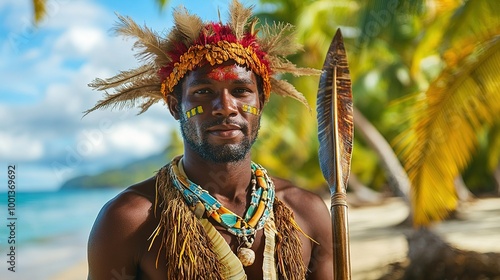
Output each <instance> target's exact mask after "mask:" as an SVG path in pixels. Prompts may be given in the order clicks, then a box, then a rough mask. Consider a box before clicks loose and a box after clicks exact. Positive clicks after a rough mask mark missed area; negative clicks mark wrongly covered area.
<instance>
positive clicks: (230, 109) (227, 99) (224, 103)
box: [212, 90, 238, 117]
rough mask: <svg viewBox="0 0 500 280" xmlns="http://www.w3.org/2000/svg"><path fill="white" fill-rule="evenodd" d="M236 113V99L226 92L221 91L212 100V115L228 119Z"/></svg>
mask: <svg viewBox="0 0 500 280" xmlns="http://www.w3.org/2000/svg"><path fill="white" fill-rule="evenodd" d="M237 113H238V105H237V102H236V98H235V97H234V96H233V95H232V94H231V93H230V92H229V91H228V90H223V91H222V92H221V93H220V94H219V96H218V97H217V98H215V100H214V104H213V110H212V114H213V115H215V116H225V117H228V116H233V115H236V114H237Z"/></svg>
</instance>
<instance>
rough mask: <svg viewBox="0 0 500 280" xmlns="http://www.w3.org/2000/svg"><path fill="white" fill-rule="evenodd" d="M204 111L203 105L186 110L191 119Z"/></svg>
mask: <svg viewBox="0 0 500 280" xmlns="http://www.w3.org/2000/svg"><path fill="white" fill-rule="evenodd" d="M202 113H203V107H201V105H199V106H196V107H194V108H193V109H191V110H188V111H186V117H187V118H188V119H189V118H191V117H193V116H195V115H199V114H202Z"/></svg>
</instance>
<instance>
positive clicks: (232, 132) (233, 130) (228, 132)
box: [207, 124, 242, 138]
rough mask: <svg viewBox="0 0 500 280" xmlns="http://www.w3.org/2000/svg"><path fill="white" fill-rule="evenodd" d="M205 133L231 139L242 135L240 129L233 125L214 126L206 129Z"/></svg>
mask: <svg viewBox="0 0 500 280" xmlns="http://www.w3.org/2000/svg"><path fill="white" fill-rule="evenodd" d="M207 131H208V133H210V134H212V135H215V136H218V137H221V138H233V137H236V136H238V135H239V134H241V133H242V131H241V127H240V126H239V125H235V124H224V125H215V126H212V127H210V128H208V129H207Z"/></svg>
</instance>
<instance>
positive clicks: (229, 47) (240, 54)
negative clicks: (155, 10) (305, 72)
mask: <svg viewBox="0 0 500 280" xmlns="http://www.w3.org/2000/svg"><path fill="white" fill-rule="evenodd" d="M228 60H234V61H235V62H236V63H237V64H239V65H242V66H246V67H248V68H249V69H250V70H252V71H253V72H254V73H255V74H257V75H259V76H260V77H261V78H262V81H263V90H264V96H265V99H266V100H268V99H269V95H270V94H271V82H270V78H269V70H268V66H267V65H266V64H264V63H262V62H261V61H260V59H259V57H258V56H257V54H256V53H255V52H254V50H253V48H252V47H251V46H248V47H243V46H242V45H241V44H238V43H231V42H228V41H219V42H217V43H216V44H206V45H194V46H191V47H190V48H189V49H188V51H187V52H185V53H184V54H183V55H181V57H180V58H179V62H176V63H175V64H174V70H173V71H172V73H170V75H169V76H168V77H167V78H166V79H165V80H164V81H163V82H162V84H161V93H162V94H163V96H164V97H165V98H166V96H167V95H168V94H171V93H172V91H173V89H174V87H175V86H176V85H177V84H178V83H179V81H180V80H181V79H182V78H183V77H184V75H186V73H187V72H188V71H191V70H193V69H195V68H197V67H200V66H202V64H203V62H204V61H207V62H208V63H210V65H212V66H213V65H216V64H217V65H218V64H222V63H224V62H226V61H228Z"/></svg>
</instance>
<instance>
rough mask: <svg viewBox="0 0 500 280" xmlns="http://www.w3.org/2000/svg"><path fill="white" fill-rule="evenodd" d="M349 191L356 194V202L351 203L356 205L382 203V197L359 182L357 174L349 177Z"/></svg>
mask: <svg viewBox="0 0 500 280" xmlns="http://www.w3.org/2000/svg"><path fill="white" fill-rule="evenodd" d="M349 189H351V190H352V191H353V192H354V195H355V197H356V198H355V202H353V201H350V202H351V203H354V204H357V203H359V204H378V203H380V202H381V201H382V195H381V194H380V193H378V192H376V191H374V190H372V189H370V188H368V187H367V186H365V185H364V184H363V183H361V181H359V179H358V177H357V176H356V174H353V173H351V174H350V175H349Z"/></svg>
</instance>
